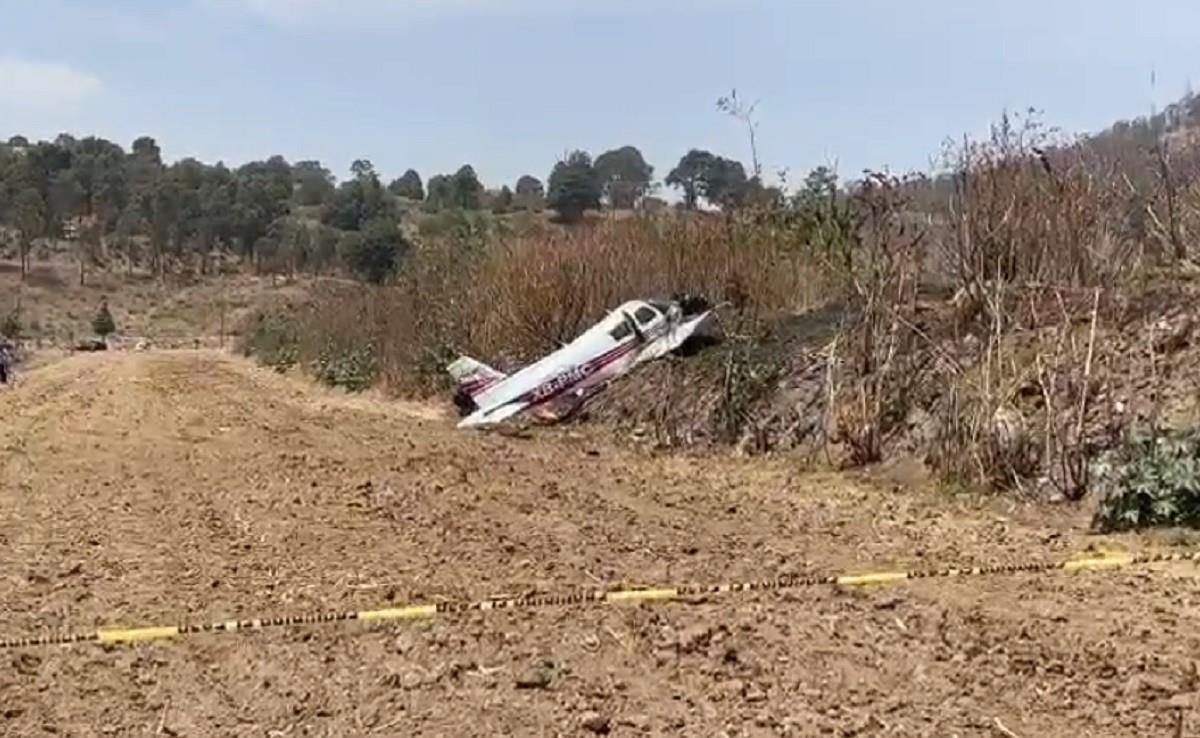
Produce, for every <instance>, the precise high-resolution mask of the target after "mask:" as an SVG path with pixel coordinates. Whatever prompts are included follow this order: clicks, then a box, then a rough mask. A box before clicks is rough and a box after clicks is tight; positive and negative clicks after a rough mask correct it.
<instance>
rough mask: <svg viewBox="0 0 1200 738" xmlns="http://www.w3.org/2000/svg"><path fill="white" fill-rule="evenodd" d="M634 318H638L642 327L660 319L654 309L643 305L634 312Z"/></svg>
mask: <svg viewBox="0 0 1200 738" xmlns="http://www.w3.org/2000/svg"><path fill="white" fill-rule="evenodd" d="M633 317H635V318H637V321H638V322H639V323H641V324H642V325H649V324H650V323H653V322H654V321H655V320H656V319H657V318H658V313H656V312H655V311H654V309H653V308H649V307H646V306H645V305H642V306H641V307H640V308H638V309H637V310H636V311H635V312H634V314H633Z"/></svg>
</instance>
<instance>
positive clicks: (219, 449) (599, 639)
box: [0, 352, 1200, 738]
mask: <svg viewBox="0 0 1200 738" xmlns="http://www.w3.org/2000/svg"><path fill="white" fill-rule="evenodd" d="M0 423H2V424H3V426H2V430H0V433H2V435H0V637H2V636H17V635H24V634H32V633H41V632H45V631H47V630H55V631H57V630H60V629H61V630H80V629H89V628H94V627H97V626H101V625H112V624H130V625H134V624H143V623H146V624H153V623H173V622H179V621H188V622H191V621H209V620H217V619H225V618H232V617H253V616H258V615H264V616H269V615H276V614H288V613H292V612H303V611H308V610H319V611H323V610H333V609H360V608H368V607H377V606H380V605H385V604H387V603H389V602H397V603H399V602H410V601H431V600H436V599H437V598H440V597H447V596H454V597H471V598H479V597H485V596H488V595H493V594H520V593H526V592H533V591H558V590H562V589H571V588H574V587H581V586H589V587H591V586H600V585H602V584H618V583H626V584H642V583H652V582H661V581H694V580H724V579H737V578H761V577H764V576H770V575H772V574H775V573H778V572H787V573H796V572H802V571H809V570H811V571H820V572H825V571H828V570H838V571H840V570H845V569H860V570H866V569H873V568H877V567H878V566H886V565H934V564H937V563H941V562H965V561H976V562H984V561H998V560H999V561H1005V560H1007V561H1016V560H1026V559H1039V560H1044V559H1051V558H1060V557H1063V556H1067V555H1071V554H1076V553H1080V552H1082V551H1083V550H1084V549H1085V548H1086V547H1087V546H1089V545H1092V544H1101V543H1103V544H1106V545H1114V544H1115V545H1120V546H1124V547H1129V548H1142V547H1145V546H1148V545H1149V544H1148V543H1147V542H1146V541H1144V540H1141V539H1134V538H1126V539H1120V540H1118V539H1103V540H1100V539H1094V538H1090V537H1087V536H1085V535H1084V534H1083V533H1082V528H1081V526H1080V524H1079V523H1080V517H1079V515H1076V514H1066V513H1063V512H1061V511H1057V512H1055V511H1048V510H1042V509H1029V508H1020V509H1012V510H1009V511H1007V512H1001V511H998V508H997V507H996V506H995V505H993V506H991V507H987V508H984V507H972V506H971V505H969V504H968V503H966V502H956V501H952V500H949V499H946V498H944V497H942V498H939V497H937V496H935V495H933V494H920V493H899V492H892V491H885V490H883V489H876V488H873V487H870V486H867V485H864V484H859V483H855V482H853V481H851V480H849V479H847V478H845V477H836V476H832V475H804V474H800V473H798V472H795V471H794V470H793V469H792V468H790V467H789V464H788V463H787V462H786V461H785V460H778V461H761V460H756V461H745V462H741V461H731V460H711V459H710V460H700V459H685V458H653V457H650V456H648V455H637V454H634V453H632V452H629V451H621V450H617V449H614V448H610V447H607V446H603V445H600V444H598V443H596V442H594V441H590V440H587V439H584V438H574V439H572V438H569V437H565V436H566V434H565V433H564V432H562V431H555V432H551V433H541V434H536V435H535V437H534V438H532V439H518V438H507V437H503V436H498V435H481V434H475V433H470V434H465V433H461V432H458V431H455V430H454V429H453V428H452V425H451V423H450V422H449V421H447V420H444V419H439V418H437V417H436V416H433V415H430V414H429V413H424V414H422V413H420V412H417V411H416V409H414V408H406V407H404V406H402V405H392V404H385V403H377V402H372V401H371V400H369V399H345V398H343V397H341V396H340V395H337V394H335V393H330V392H325V391H324V390H321V389H318V388H314V387H311V386H309V385H308V384H306V383H303V382H301V381H299V380H292V379H289V378H285V377H280V376H277V375H274V374H271V373H269V372H264V371H261V370H259V369H256V368H254V367H252V366H250V365H249V364H247V363H244V362H242V361H239V360H236V359H233V358H229V357H225V356H221V355H218V354H215V353H205V352H194V353H192V352H180V353H158V354H154V353H150V354H136V353H131V354H109V355H90V356H78V357H75V358H71V359H67V360H64V361H62V362H60V363H56V364H54V365H51V366H48V367H44V368H42V369H39V370H38V371H36V372H33V373H30V374H27V375H25V376H24V377H23V384H22V385H21V386H19V387H18V388H17V389H16V390H13V391H5V392H0ZM1193 574H1194V572H1192V571H1190V570H1175V571H1169V572H1149V571H1144V570H1143V571H1137V570H1130V571H1126V572H1119V573H1104V574H1086V573H1085V574H1078V575H1060V576H1057V577H1032V576H1023V577H1012V578H994V579H956V580H945V581H936V582H923V583H922V582H914V583H908V584H903V585H899V586H893V587H888V588H884V589H877V590H871V591H855V592H837V591H834V590H832V589H825V588H822V589H815V590H806V591H800V592H794V593H784V594H765V595H752V596H735V597H732V598H725V599H710V600H708V601H704V602H699V603H689V604H682V603H674V604H658V605H639V606H627V607H623V606H608V607H603V608H590V609H574V610H570V609H549V610H540V611H518V612H498V613H490V614H487V615H476V616H469V617H461V618H445V619H440V620H434V621H427V622H418V623H411V624H399V625H383V626H366V625H362V624H355V623H350V624H341V625H333V626H308V627H301V628H294V629H285V630H273V631H262V632H246V633H240V634H232V635H203V636H195V637H189V638H186V639H181V640H176V641H170V642H161V643H156V644H150V645H142V646H137V647H130V646H119V647H113V648H101V647H98V646H95V645H84V646H79V647H73V648H66V649H63V648H55V649H42V650H37V649H34V650H22V651H10V652H3V653H0V735H13V736H17V735H20V736H29V735H50V734H54V735H60V736H61V735H177V736H199V735H232V736H342V735H366V734H375V735H427V736H433V735H468V736H483V735H590V734H595V733H597V732H601V733H602V732H603V731H604V730H608V731H609V734H611V735H627V736H634V735H695V736H716V735H730V736H737V735H751V736H760V735H761V736H775V735H785V736H850V735H855V736H891V735H894V736H899V735H906V736H907V735H939V736H952V735H958V736H1012V735H1017V736H1022V738H1026V737H1029V736H1043V737H1044V736H1063V737H1066V736H1071V737H1072V738H1075V737H1078V736H1129V735H1134V734H1137V735H1147V736H1173V735H1175V729H1176V721H1177V720H1178V719H1179V716H1180V715H1182V717H1183V719H1184V720H1185V721H1186V725H1185V732H1184V733H1183V734H1185V735H1194V734H1197V731H1200V716H1198V715H1193V714H1192V713H1191V712H1190V708H1189V709H1179V708H1181V707H1186V706H1188V705H1190V704H1191V702H1190V700H1191V698H1192V696H1193V693H1194V690H1196V689H1198V688H1200V681H1198V679H1200V677H1198V674H1197V659H1198V658H1200V607H1198V606H1197V605H1198V604H1200V586H1198V583H1197V580H1196V579H1195V578H1194V576H1193ZM527 681H533V682H539V681H540V682H541V683H540V684H534V685H533V687H532V688H519V687H518V684H517V683H518V682H521V683H522V684H525V683H526V682H527ZM546 682H548V683H546ZM526 686H528V685H526ZM585 723H586V724H585Z"/></svg>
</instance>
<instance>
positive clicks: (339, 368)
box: [313, 344, 379, 392]
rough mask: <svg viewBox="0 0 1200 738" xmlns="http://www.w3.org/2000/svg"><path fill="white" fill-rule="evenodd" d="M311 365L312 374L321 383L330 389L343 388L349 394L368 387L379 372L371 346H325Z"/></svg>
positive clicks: (373, 348) (373, 349)
mask: <svg viewBox="0 0 1200 738" xmlns="http://www.w3.org/2000/svg"><path fill="white" fill-rule="evenodd" d="M313 365H314V366H313V370H314V373H315V374H316V375H317V378H318V379H320V380H321V381H322V382H324V383H325V384H328V385H330V386H331V387H345V388H346V389H348V390H350V391H351V392H361V391H362V390H365V389H366V388H368V387H370V386H371V384H372V383H374V381H375V377H376V375H377V374H378V370H379V367H378V362H377V361H376V359H375V347H374V346H373V345H371V344H367V345H366V346H364V347H361V348H353V349H347V348H341V347H337V346H335V345H333V344H326V346H325V348H323V349H322V350H321V352H320V353H319V354H318V355H317V359H316V361H314V362H313Z"/></svg>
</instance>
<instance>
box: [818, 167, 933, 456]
mask: <svg viewBox="0 0 1200 738" xmlns="http://www.w3.org/2000/svg"><path fill="white" fill-rule="evenodd" d="M905 184H906V183H905V182H904V181H902V180H900V179H897V178H895V177H892V176H888V175H883V174H869V175H868V176H867V178H866V179H865V180H864V181H863V182H862V183H861V184H860V185H859V187H858V190H857V192H856V194H855V198H854V209H855V212H856V214H857V218H858V222H857V229H856V234H855V235H856V239H857V244H856V248H855V249H854V252H855V261H854V263H853V268H852V272H851V274H850V275H849V284H850V285H851V290H852V291H851V295H850V297H851V305H852V306H853V307H852V311H853V312H852V317H851V320H850V323H849V324H848V325H847V327H846V329H845V330H844V331H843V333H842V334H841V335H840V336H839V337H838V338H837V339H836V340H835V341H834V343H833V347H832V349H831V353H832V356H831V361H830V371H831V375H830V377H831V379H830V400H829V408H830V411H831V413H832V417H831V426H832V430H831V433H830V440H831V441H833V442H835V443H843V444H845V445H846V446H847V448H848V449H849V462H850V463H851V464H855V465H858V464H866V463H871V462H874V461H878V460H879V459H880V458H881V457H882V453H883V443H884V440H885V438H886V436H887V435H888V433H889V432H891V430H892V429H894V428H895V427H897V426H898V425H899V423H900V422H901V421H903V420H904V418H905V417H906V416H907V414H908V409H909V400H910V398H911V396H912V392H913V391H914V389H915V388H916V386H917V383H918V382H919V379H920V376H921V375H922V373H923V369H924V364H925V361H926V359H925V353H924V352H922V351H921V350H920V347H919V345H918V342H917V338H918V334H917V331H916V326H915V321H914V317H915V316H914V314H915V310H916V305H917V288H918V280H919V272H920V268H921V264H922V263H923V261H924V259H923V257H922V244H923V241H924V237H925V231H924V230H923V229H922V228H921V227H920V225H919V224H915V223H914V222H913V221H912V220H911V219H910V218H908V217H906V215H907V214H906V212H905V206H906V203H907V199H906V196H905V194H904V192H905Z"/></svg>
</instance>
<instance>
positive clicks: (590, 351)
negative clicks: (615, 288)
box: [447, 300, 713, 428]
mask: <svg viewBox="0 0 1200 738" xmlns="http://www.w3.org/2000/svg"><path fill="white" fill-rule="evenodd" d="M698 304H699V303H698V301H681V302H659V301H655V300H633V301H630V302H627V303H625V304H623V305H621V306H620V307H618V308H617V309H616V310H613V311H612V312H611V313H609V314H608V316H606V317H605V318H604V320H601V321H600V322H599V323H597V324H596V325H594V326H592V327H591V328H589V329H588V330H587V331H585V332H584V333H583V334H582V335H580V336H579V337H578V338H576V339H575V340H574V341H572V342H571V343H569V344H567V345H566V346H563V347H562V348H561V349H558V350H557V351H555V352H553V353H551V354H549V355H548V356H545V357H543V358H542V359H539V360H538V361H536V362H534V363H533V364H530V365H529V366H526V367H525V368H524V369H521V370H520V371H518V372H516V373H515V374H512V375H506V374H504V373H503V372H499V371H497V370H495V369H493V368H491V367H490V366H487V365H486V364H483V363H482V362H479V361H476V360H475V359H472V358H470V357H467V356H463V357H460V358H458V359H457V360H455V361H454V362H453V363H452V364H450V366H449V367H447V371H449V373H450V375H451V376H452V377H453V378H454V380H455V382H456V383H457V385H458V386H457V392H456V393H455V397H454V400H455V404H456V405H458V407H459V410H460V412H461V413H462V414H463V415H465V416H466V417H464V418H463V419H462V421H461V422H459V424H458V427H459V428H473V427H480V426H488V425H494V424H496V423H500V422H502V421H504V420H507V419H508V418H511V417H513V416H514V415H517V414H518V413H521V412H524V411H526V410H529V411H530V412H532V413H534V414H535V416H536V417H538V418H540V419H542V420H549V421H556V420H561V419H563V418H564V417H566V416H567V415H569V414H570V413H572V412H573V411H574V410H575V409H577V408H578V407H579V406H580V405H581V404H582V403H583V402H584V401H586V400H587V399H588V398H590V397H591V396H593V395H594V394H596V393H597V392H599V391H600V390H602V389H603V388H604V386H605V385H607V384H608V383H609V382H611V381H612V380H614V379H616V378H618V377H620V376H623V375H624V374H627V373H628V372H629V371H630V370H632V369H633V368H634V367H637V366H639V365H641V364H644V363H646V362H648V361H653V360H655V359H658V358H661V357H663V356H665V355H666V354H668V353H671V352H672V351H677V350H679V349H680V348H682V347H683V346H684V344H686V343H688V341H689V340H690V339H698V340H705V339H711V338H712V337H713V336H712V335H711V334H710V333H708V332H707V330H708V329H709V328H710V327H711V325H712V318H713V313H712V311H711V310H708V309H706V306H705V309H699V310H697V309H694V308H696V307H697V305H698Z"/></svg>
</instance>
